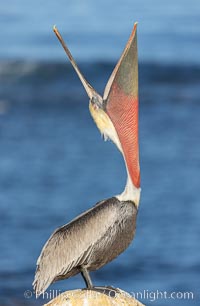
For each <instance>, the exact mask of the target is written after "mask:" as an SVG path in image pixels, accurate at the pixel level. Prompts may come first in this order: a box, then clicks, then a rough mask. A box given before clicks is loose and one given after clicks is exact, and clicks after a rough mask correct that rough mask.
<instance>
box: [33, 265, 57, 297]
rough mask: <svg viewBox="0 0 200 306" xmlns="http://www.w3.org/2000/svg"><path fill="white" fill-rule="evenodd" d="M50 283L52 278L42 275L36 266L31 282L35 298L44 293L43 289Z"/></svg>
mask: <svg viewBox="0 0 200 306" xmlns="http://www.w3.org/2000/svg"><path fill="white" fill-rule="evenodd" d="M51 283H52V279H50V278H45V277H43V276H42V274H41V273H40V268H39V266H37V268H36V272H35V278H34V281H33V284H32V285H33V290H34V292H35V296H36V298H38V297H39V296H40V295H41V294H44V293H45V290H46V289H47V288H48V287H49V285H50V284H51Z"/></svg>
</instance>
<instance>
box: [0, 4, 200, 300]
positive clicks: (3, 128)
mask: <svg viewBox="0 0 200 306" xmlns="http://www.w3.org/2000/svg"><path fill="white" fill-rule="evenodd" d="M0 4H1V10H0V16H1V18H0V25H1V29H3V30H1V33H0V35H1V42H3V44H1V47H0V84H1V86H0V144H1V145H0V232H1V236H0V237H1V238H0V239H1V240H0V241H1V252H0V299H1V300H0V305H1V306H8V305H9V306H10V305H41V304H44V303H45V302H47V300H43V299H42V298H40V299H39V300H38V301H35V298H34V297H32V298H30V299H27V298H25V297H24V292H25V291H26V290H32V288H31V283H32V281H33V277H34V270H35V264H36V259H37V257H38V255H39V253H40V251H41V247H42V246H43V244H44V243H45V241H46V240H47V239H48V237H49V236H50V234H51V233H52V231H53V230H54V229H55V228H57V227H58V226H60V225H62V224H65V223H67V222H68V221H70V220H71V219H72V218H73V217H75V216H76V215H77V214H79V213H80V212H82V211H84V210H86V209H87V208H89V207H91V206H92V205H94V204H95V203H96V202H97V201H99V200H100V199H104V198H108V197H111V196H112V195H115V194H118V193H119V192H121V191H122V190H123V188H124V185H125V181H126V172H125V167H124V163H123V159H122V157H121V155H120V153H119V152H118V151H117V149H116V148H115V146H114V145H113V144H112V143H110V142H107V143H104V142H103V141H102V139H101V136H100V135H99V132H98V131H97V129H96V127H95V125H94V123H93V121H92V119H91V117H90V114H89V111H88V98H87V96H86V94H85V92H84V90H83V89H82V87H81V84H80V82H79V80H78V79H77V77H76V75H75V74H74V72H73V70H72V68H71V67H70V65H69V63H67V62H66V61H65V55H64V53H63V51H62V49H61V47H60V45H59V44H58V42H57V41H56V39H55V38H54V34H53V33H52V30H51V27H52V25H53V24H54V23H56V24H57V26H58V27H59V28H60V30H62V32H63V34H64V36H65V38H66V39H67V41H69V45H70V48H71V49H72V51H73V53H74V55H75V57H76V58H77V60H78V61H79V63H80V66H81V69H82V71H84V73H85V75H86V76H87V79H88V80H90V82H91V83H92V85H93V86H94V87H95V88H96V89H97V90H98V91H99V92H102V91H103V88H104V86H105V84H106V81H107V79H108V77H109V75H110V73H111V71H112V69H113V67H114V64H115V60H116V59H117V57H118V56H119V54H120V52H121V50H122V49H123V47H124V44H125V41H126V39H127V36H128V35H129V32H130V29H131V27H132V22H133V21H135V20H138V21H139V27H138V40H139V55H140V67H139V68H140V69H139V72H140V163H141V176H142V197H141V205H140V211H139V216H138V222H137V234H136V237H135V240H134V242H133V244H132V245H131V246H130V247H129V248H128V250H127V251H126V252H124V254H122V255H120V257H119V258H118V259H116V260H115V261H113V262H112V263H110V264H109V265H107V266H105V267H104V268H102V269H101V270H99V271H97V272H94V273H92V279H93V281H94V283H95V284H96V285H112V286H114V287H120V288H122V289H124V290H126V291H129V292H135V293H136V292H144V290H145V292H146V295H147V293H148V292H150V293H151V292H152V294H153V293H155V292H156V291H157V290H158V291H159V292H164V291H167V292H168V293H171V292H174V291H175V292H179V291H180V292H185V291H187V292H192V293H193V296H194V299H192V298H191V299H189V300H188V299H185V300H183V299H180V298H176V299H173V301H172V299H170V298H169V299H164V298H161V297H160V295H159V298H158V299H156V300H155V301H153V295H152V294H151V298H150V297H149V298H148V299H146V298H145V297H144V296H143V298H140V300H142V301H143V302H144V303H146V304H147V305H156V306H163V305H177V306H180V305H181V306H182V305H187V306H192V305H198V304H199V299H200V288H199V280H200V277H199V275H200V260H199V253H200V245H199V236H200V227H199V219H200V208H199V203H200V194H199V182H200V175H199V168H200V142H199V139H200V124H199V122H200V120H199V118H200V104H199V97H200V86H199V85H200V61H199V45H200V40H199V39H198V38H199V28H200V27H199V26H200V18H199V17H200V16H199V12H200V11H199V8H200V2H199V1H193V2H192V5H191V3H189V1H188V2H186V1H168V2H167V3H162V2H159V1H156V0H154V1H151V4H147V2H145V1H144V0H143V1H140V2H139V1H135V3H133V2H132V1H127V2H126V3H124V2H122V1H119V2H118V4H117V5H116V2H114V1H110V2H109V3H108V2H106V1H101V2H100V3H99V4H97V3H94V2H92V1H85V2H84V3H83V2H81V1H68V3H67V4H66V2H65V1H60V2H59V6H58V4H57V3H56V2H55V1H54V2H53V1H49V2H48V5H47V4H46V5H45V7H44V6H43V5H42V4H41V3H40V2H39V1H38V0H35V1H34V3H31V4H30V2H29V3H28V2H27V1H16V2H14V3H13V1H7V2H3V1H0ZM113 7H114V9H113ZM114 42H115V43H114ZM81 287H83V281H82V279H81V277H80V276H76V277H74V278H72V279H69V280H66V281H62V282H58V283H57V284H55V285H53V286H51V287H50V288H49V290H50V289H52V290H53V289H59V290H61V291H62V290H67V289H72V288H81Z"/></svg>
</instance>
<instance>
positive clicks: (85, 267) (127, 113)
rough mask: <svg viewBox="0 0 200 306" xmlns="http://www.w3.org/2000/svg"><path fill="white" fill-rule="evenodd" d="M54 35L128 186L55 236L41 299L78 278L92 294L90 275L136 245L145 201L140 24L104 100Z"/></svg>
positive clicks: (42, 271)
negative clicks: (115, 151)
mask: <svg viewBox="0 0 200 306" xmlns="http://www.w3.org/2000/svg"><path fill="white" fill-rule="evenodd" d="M54 32H55V34H56V36H57V38H58V39H59V41H60V43H61V44H62V46H63V48H64V50H65V52H66V54H67V55H68V57H69V60H70V62H71V64H72V66H73V67H74V69H75V71H76V73H77V74H78V76H79V78H80V80H81V82H82V84H83V86H84V88H85V90H86V92H87V94H88V96H89V110H90V113H91V115H92V117H93V119H94V121H95V123H96V125H97V127H98V129H99V130H100V132H101V134H102V135H103V136H104V138H105V139H110V140H112V142H113V143H114V144H115V145H116V146H117V148H118V149H119V151H120V152H121V153H122V155H123V158H124V162H125V166H126V170H127V182H126V186H125V189H124V191H123V192H122V193H121V194H119V195H116V196H113V197H111V198H109V199H106V200H102V201H100V202H98V203H97V204H96V205H95V206H94V207H92V208H90V209H88V210H87V211H86V212H84V213H82V214H80V215H79V216H78V217H76V218H75V219H73V220H72V221H71V222H69V223H67V224H66V225H63V226H61V227H59V228H58V229H56V230H55V231H54V232H53V234H52V235H51V236H50V238H49V239H48V241H47V242H46V244H45V245H44V247H43V249H42V251H41V254H40V256H39V258H38V260H37V267H36V272H35V279H34V282H33V288H34V291H35V293H36V297H38V296H39V295H40V294H42V293H43V292H44V291H45V290H46V289H47V288H48V287H49V285H50V284H52V283H54V282H55V281H57V280H62V279H67V278H69V277H71V276H74V275H76V274H78V273H81V274H82V276H83V279H84V281H85V284H86V286H87V288H93V284H92V281H91V278H90V275H89V272H90V271H94V270H97V269H99V268H101V267H102V266H104V265H105V264H107V263H108V262H110V261H111V260H113V259H114V258H116V257H117V256H118V255H119V254H121V253H122V252H123V251H124V250H125V249H126V248H127V247H128V246H129V244H130V243H131V241H132V240H133V238H134V234H135V228H136V218H137V212H138V206H139V201H140V166H139V145H138V56H137V23H135V24H134V27H133V30H132V33H131V35H130V37H129V39H128V42H127V44H126V46H125V49H124V51H123V52H122V55H121V57H120V59H119V61H118V63H117V64H116V66H115V68H114V70H113V72H112V74H111V76H110V78H109V80H108V83H107V85H106V87H105V91H104V94H103V97H101V96H100V95H99V94H98V93H97V92H96V91H95V90H94V88H93V87H92V86H91V85H90V84H89V83H88V82H87V81H86V79H85V78H84V76H83V74H82V73H81V71H80V70H79V68H78V66H77V64H76V62H75V60H74V58H73V57H72V55H71V53H70V51H69V49H68V47H67V46H66V44H65V43H64V40H63V38H62V36H61V35H60V33H59V31H58V29H57V28H56V27H55V26H54Z"/></svg>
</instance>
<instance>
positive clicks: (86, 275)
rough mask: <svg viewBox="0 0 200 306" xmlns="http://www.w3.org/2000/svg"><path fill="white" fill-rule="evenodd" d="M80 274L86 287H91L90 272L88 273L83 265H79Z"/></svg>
mask: <svg viewBox="0 0 200 306" xmlns="http://www.w3.org/2000/svg"><path fill="white" fill-rule="evenodd" d="M81 275H82V277H83V279H84V281H85V284H86V286H87V288H89V289H91V288H93V284H92V281H91V278H90V274H89V272H88V270H87V268H86V267H84V266H82V267H81Z"/></svg>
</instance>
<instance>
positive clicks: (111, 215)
mask: <svg viewBox="0 0 200 306" xmlns="http://www.w3.org/2000/svg"><path fill="white" fill-rule="evenodd" d="M136 216H137V209H136V207H135V205H134V203H133V202H131V201H125V202H121V201H119V200H118V199H117V198H115V197H113V198H110V199H108V200H105V201H101V202H99V203H97V204H96V205H95V206H94V207H93V208H91V209H89V210H88V211H86V212H85V213H83V214H81V215H80V216H78V217H77V218H75V219H74V220H72V221H71V222H70V223H68V224H66V225H64V226H62V227H60V228H58V229H57V230H56V231H55V232H54V233H53V234H52V235H51V237H50V238H49V240H48V241H47V242H46V244H45V245H44V247H43V249H42V252H41V254H40V256H39V258H38V261H37V269H36V273H35V279H34V282H33V287H34V290H35V292H36V296H39V295H40V294H41V293H42V292H44V291H45V290H46V289H47V287H48V286H49V285H50V284H51V283H53V282H55V281H57V280H60V279H64V278H68V277H70V276H73V275H75V274H77V273H79V272H80V267H81V266H85V267H86V268H87V269H88V271H93V270H96V269H99V268H100V267H102V266H104V265H105V264H106V263H108V262H109V261H111V260H113V259H114V258H115V257H117V256H118V255H119V254H120V253H122V252H123V251H124V250H125V249H126V248H127V247H128V245H129V244H130V242H131V241H132V239H133V237H134V233H135V226H136Z"/></svg>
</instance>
